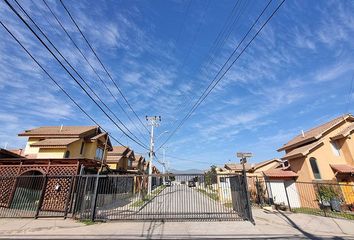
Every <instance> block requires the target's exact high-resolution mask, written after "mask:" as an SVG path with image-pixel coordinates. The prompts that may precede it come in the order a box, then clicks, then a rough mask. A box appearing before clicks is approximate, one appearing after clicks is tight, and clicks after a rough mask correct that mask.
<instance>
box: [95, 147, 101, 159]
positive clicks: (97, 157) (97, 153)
mask: <svg viewBox="0 0 354 240" xmlns="http://www.w3.org/2000/svg"><path fill="white" fill-rule="evenodd" d="M95 159H97V160H102V159H103V149H102V148H97V149H96V156H95Z"/></svg>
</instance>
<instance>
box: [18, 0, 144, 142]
mask: <svg viewBox="0 0 354 240" xmlns="http://www.w3.org/2000/svg"><path fill="white" fill-rule="evenodd" d="M15 2H16V4H17V5H18V6H19V7H20V9H21V10H22V11H23V12H24V14H25V15H26V16H27V17H28V18H29V19H30V21H31V22H32V23H33V24H34V25H35V26H36V28H37V29H38V30H39V31H40V33H41V34H42V35H43V36H44V37H45V39H46V40H47V41H48V42H49V44H50V45H51V46H52V47H53V48H54V49H55V51H56V52H57V53H58V54H59V55H60V56H61V57H62V58H63V59H64V61H65V62H66V63H67V64H68V65H69V67H70V68H71V69H72V70H73V71H74V72H75V73H76V74H77V75H78V76H79V78H80V79H81V80H82V81H83V82H84V84H85V85H86V86H87V87H88V88H89V89H90V91H91V92H92V93H93V94H94V95H95V97H96V98H97V99H98V100H99V101H100V102H101V103H102V104H103V105H104V106H105V107H106V108H107V109H108V111H109V112H110V113H111V114H113V116H114V117H115V118H116V119H117V120H118V121H119V123H120V124H122V126H123V127H124V128H125V129H126V130H127V131H128V132H129V133H130V134H132V135H133V136H134V137H135V138H136V139H138V141H139V142H140V143H142V142H141V141H140V140H139V138H137V137H136V136H135V134H134V133H132V132H131V131H130V130H129V129H128V128H127V127H126V125H125V124H124V123H123V122H122V121H121V120H120V119H119V118H118V116H117V115H116V114H115V113H114V112H113V111H112V110H111V109H110V108H109V107H108V106H107V105H106V104H105V103H104V102H103V100H102V99H101V98H100V97H99V96H98V95H97V94H96V93H95V91H94V90H93V89H92V88H91V87H90V86H89V84H88V83H87V82H86V81H85V80H84V79H83V77H82V76H81V75H80V74H79V73H78V72H77V71H76V69H75V68H74V67H73V66H72V65H71V64H70V63H69V61H68V60H67V59H66V58H65V57H64V56H63V55H62V54H61V52H60V51H59V50H58V49H57V48H56V46H55V45H54V44H53V43H52V41H51V40H50V39H49V38H48V37H47V35H46V34H45V33H44V32H43V31H42V29H41V28H40V27H39V26H38V25H37V24H36V22H35V21H34V20H33V19H32V18H31V16H29V14H28V13H27V12H26V10H25V9H24V8H23V7H22V6H21V5H20V4H19V3H18V1H17V0H15ZM30 30H31V29H30ZM31 31H32V30H31ZM32 32H33V31H32ZM37 38H38V37H37ZM120 130H121V131H122V129H120ZM142 144H143V143H142Z"/></svg>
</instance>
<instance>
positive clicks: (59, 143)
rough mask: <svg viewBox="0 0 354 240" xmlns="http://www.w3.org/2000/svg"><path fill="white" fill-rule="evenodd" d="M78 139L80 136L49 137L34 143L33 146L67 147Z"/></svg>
mask: <svg viewBox="0 0 354 240" xmlns="http://www.w3.org/2000/svg"><path fill="white" fill-rule="evenodd" d="M78 140H80V138H47V139H44V140H42V141H39V142H36V143H32V144H31V147H66V146H68V145H69V144H71V143H73V142H76V141H78Z"/></svg>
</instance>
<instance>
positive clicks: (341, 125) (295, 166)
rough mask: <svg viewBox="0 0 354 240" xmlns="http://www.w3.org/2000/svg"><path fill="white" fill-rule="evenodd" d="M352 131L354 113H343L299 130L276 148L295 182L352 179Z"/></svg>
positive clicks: (353, 155)
mask: <svg viewBox="0 0 354 240" xmlns="http://www.w3.org/2000/svg"><path fill="white" fill-rule="evenodd" d="M353 133H354V117H353V116H352V115H350V114H347V115H344V116H340V117H337V118H335V119H333V120H331V121H329V122H326V123H324V124H322V125H320V126H317V127H315V128H312V129H310V130H308V131H306V132H302V133H301V134H299V135H297V136H296V137H294V138H293V139H291V140H290V141H289V142H288V143H286V144H284V145H283V146H282V147H281V148H279V149H278V151H284V152H285V156H284V157H282V159H283V160H286V161H288V163H289V169H290V170H291V171H293V172H295V173H296V174H297V175H298V178H297V181H299V182H309V181H316V180H327V181H328V180H330V181H333V180H334V181H338V182H354V139H353Z"/></svg>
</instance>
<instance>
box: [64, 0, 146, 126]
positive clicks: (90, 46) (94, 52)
mask: <svg viewBox="0 0 354 240" xmlns="http://www.w3.org/2000/svg"><path fill="white" fill-rule="evenodd" d="M60 3H61V4H62V6H63V7H64V9H65V11H66V12H67V14H68V15H69V17H70V19H71V21H72V22H73V23H74V24H75V26H76V28H77V29H78V31H79V32H80V34H81V36H82V37H83V38H84V40H85V42H86V43H87V45H88V46H89V48H90V49H91V51H92V52H93V54H94V55H95V57H96V58H97V60H98V62H99V63H100V64H101V66H102V68H103V69H104V71H105V72H106V73H107V75H108V77H109V78H110V79H111V81H112V83H113V84H114V86H115V87H116V88H117V90H118V92H119V93H120V95H121V96H122V97H123V99H124V101H125V102H126V104H127V105H128V106H129V108H130V110H131V111H132V112H133V113H134V115H135V117H136V118H137V119H138V120H139V122H140V123H141V125H142V126H143V127H144V128H145V129H146V131H147V132H149V130H148V129H147V127H146V126H145V125H144V123H143V122H142V121H141V119H140V118H139V116H138V114H137V113H136V112H135V111H134V109H133V107H132V106H131V105H130V103H129V102H128V100H127V98H126V97H125V96H124V94H123V92H122V90H121V89H120V88H119V87H118V85H117V83H116V82H115V81H114V79H113V78H112V76H111V74H110V73H109V72H108V70H107V68H106V67H105V66H104V64H103V62H102V61H101V59H100V58H99V57H98V55H97V53H96V51H95V50H94V49H93V47H92V45H91V44H90V42H89V41H88V40H87V38H86V36H85V35H84V33H83V32H82V31H81V29H80V27H79V25H78V24H77V23H76V21H75V19H74V18H73V16H72V15H71V13H70V12H69V10H68V9H67V7H66V6H65V4H64V2H63V1H62V0H60Z"/></svg>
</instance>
